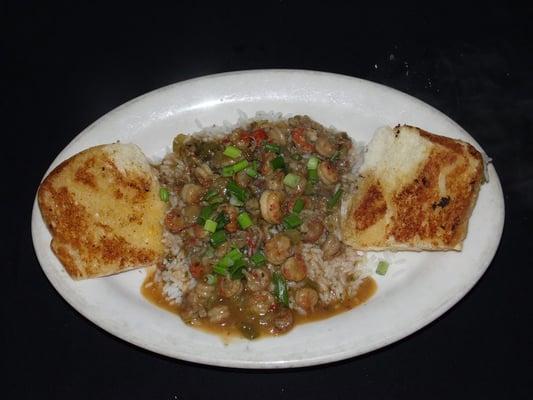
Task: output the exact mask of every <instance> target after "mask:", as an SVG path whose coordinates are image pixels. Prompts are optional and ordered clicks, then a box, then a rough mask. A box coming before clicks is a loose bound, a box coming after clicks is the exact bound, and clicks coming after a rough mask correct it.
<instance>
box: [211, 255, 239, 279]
mask: <svg viewBox="0 0 533 400" xmlns="http://www.w3.org/2000/svg"><path fill="white" fill-rule="evenodd" d="M245 265H246V262H245V261H244V259H243V254H242V253H241V252H240V250H239V249H231V250H230V251H229V252H228V253H226V255H225V256H224V257H222V258H221V259H220V260H219V262H218V263H217V264H216V265H215V266H214V267H213V272H215V273H217V274H219V275H226V273H228V272H229V273H230V276H231V277H232V279H237V277H238V276H239V275H242V271H241V270H242V268H243V267H244V266H245ZM240 278H242V276H240ZM240 278H239V279H240Z"/></svg>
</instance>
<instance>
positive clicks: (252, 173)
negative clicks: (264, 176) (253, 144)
mask: <svg viewBox="0 0 533 400" xmlns="http://www.w3.org/2000/svg"><path fill="white" fill-rule="evenodd" d="M259 165H260V164H259V161H257V160H254V161H252V163H251V165H250V166H249V167H248V168H246V169H245V170H244V171H245V172H246V173H247V174H248V176H251V177H252V178H257V177H258V176H259V173H258V172H257V169H258V168H259Z"/></svg>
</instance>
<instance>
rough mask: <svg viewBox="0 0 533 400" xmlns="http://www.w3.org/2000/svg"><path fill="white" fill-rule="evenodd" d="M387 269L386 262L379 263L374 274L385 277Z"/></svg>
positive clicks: (387, 264)
mask: <svg viewBox="0 0 533 400" xmlns="http://www.w3.org/2000/svg"><path fill="white" fill-rule="evenodd" d="M388 269H389V263H388V262H387V261H380V262H379V263H378V267H377V268H376V273H377V274H379V275H385V274H386V273H387V270H388Z"/></svg>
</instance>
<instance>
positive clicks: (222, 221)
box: [215, 212, 229, 231]
mask: <svg viewBox="0 0 533 400" xmlns="http://www.w3.org/2000/svg"><path fill="white" fill-rule="evenodd" d="M215 222H216V223H217V231H218V230H220V229H223V228H224V227H225V226H226V225H227V224H228V222H229V217H228V216H227V215H226V213H223V212H222V213H220V214H218V217H217V219H215Z"/></svg>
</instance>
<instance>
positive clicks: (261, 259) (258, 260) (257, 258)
mask: <svg viewBox="0 0 533 400" xmlns="http://www.w3.org/2000/svg"><path fill="white" fill-rule="evenodd" d="M250 261H251V262H253V263H254V265H255V266H256V267H257V266H259V265H263V264H264V263H265V262H266V257H265V255H264V254H263V252H262V251H256V252H255V254H254V255H253V256H251V257H250Z"/></svg>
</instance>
